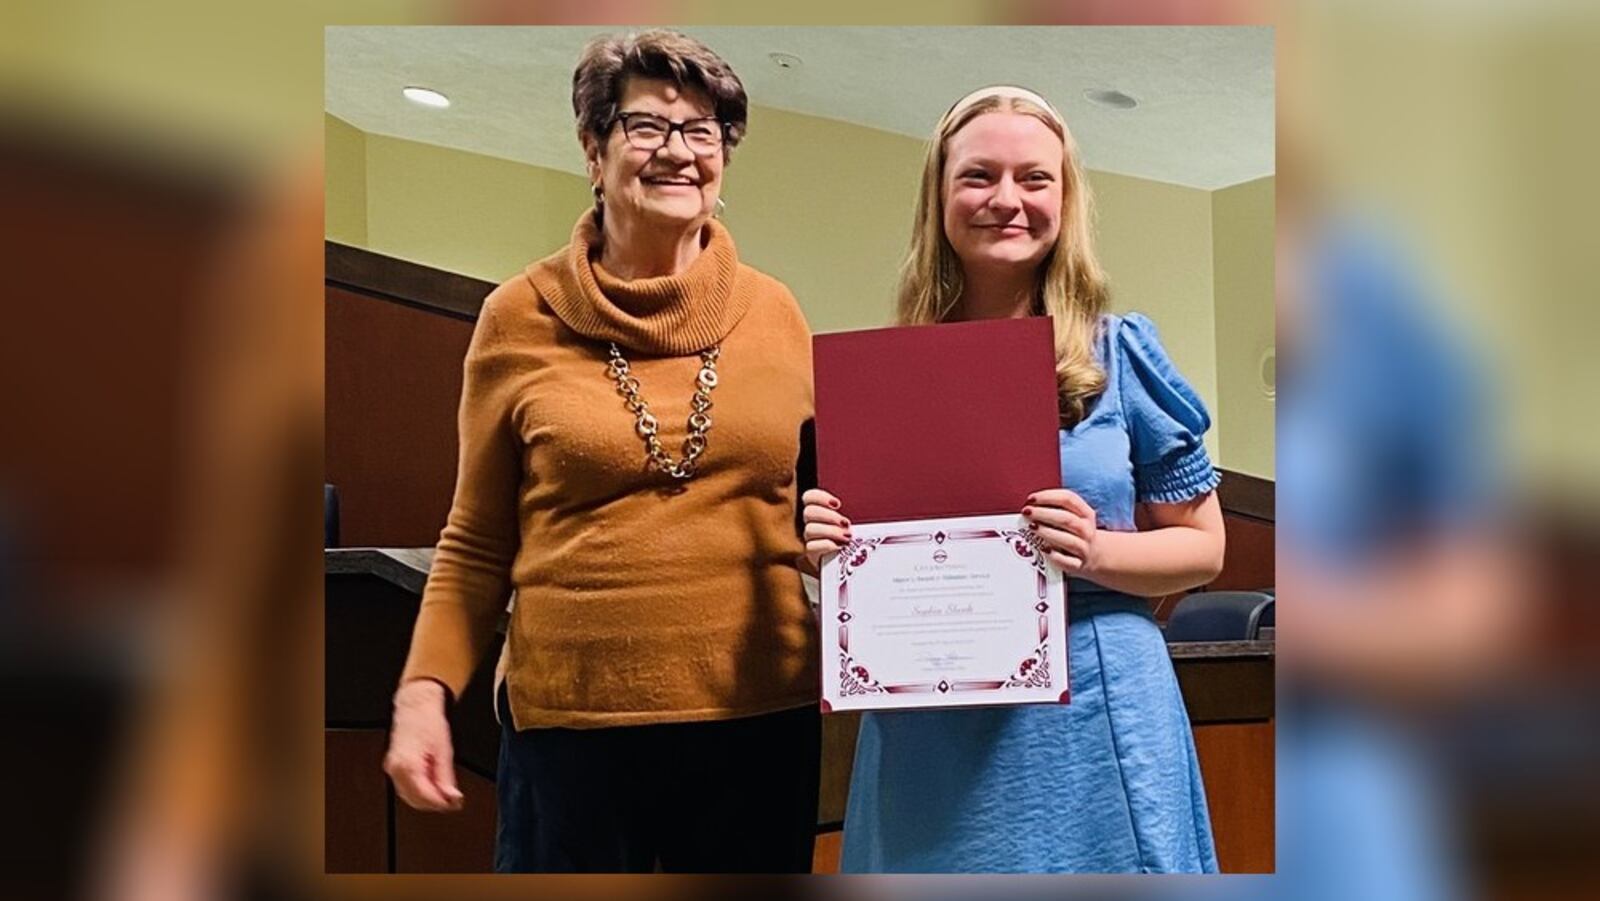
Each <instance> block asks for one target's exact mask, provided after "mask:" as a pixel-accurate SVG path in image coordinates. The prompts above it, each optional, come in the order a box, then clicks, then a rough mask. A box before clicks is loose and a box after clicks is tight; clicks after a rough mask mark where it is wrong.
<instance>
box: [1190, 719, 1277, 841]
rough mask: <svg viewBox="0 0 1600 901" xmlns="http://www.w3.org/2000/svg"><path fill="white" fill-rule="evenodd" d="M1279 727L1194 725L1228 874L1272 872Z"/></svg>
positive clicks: (1215, 830)
mask: <svg viewBox="0 0 1600 901" xmlns="http://www.w3.org/2000/svg"><path fill="white" fill-rule="evenodd" d="M1274 741H1275V735H1274V725H1273V723H1272V721H1271V720H1268V721H1266V722H1259V723H1210V724H1205V725H1197V726H1195V727H1194V744H1195V750H1196V752H1198V754H1199V755H1200V774H1201V778H1202V779H1204V780H1205V785H1206V804H1207V806H1208V807H1210V809H1211V825H1212V832H1213V833H1214V834H1215V836H1216V842H1217V861H1218V863H1219V865H1220V866H1221V868H1222V871H1223V872H1224V873H1271V872H1273V870H1274V866H1275V841H1276V837H1275V835H1274V832H1273V829H1274V824H1275V817H1276V812H1275V810H1274V809H1273V804H1274V798H1275V795H1276V785H1275V782H1274V779H1275V778H1276V774H1275V767H1274V754H1273V749H1274Z"/></svg>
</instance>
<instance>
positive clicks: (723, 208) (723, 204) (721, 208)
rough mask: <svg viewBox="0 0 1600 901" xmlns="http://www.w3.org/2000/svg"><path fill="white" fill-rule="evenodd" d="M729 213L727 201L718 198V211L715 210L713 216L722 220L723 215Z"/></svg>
mask: <svg viewBox="0 0 1600 901" xmlns="http://www.w3.org/2000/svg"><path fill="white" fill-rule="evenodd" d="M727 211H728V202H727V201H726V200H723V199H722V198H721V197H718V198H717V208H716V210H714V211H713V212H712V213H711V215H712V216H713V217H714V218H717V219H721V218H722V214H723V213H725V212H727Z"/></svg>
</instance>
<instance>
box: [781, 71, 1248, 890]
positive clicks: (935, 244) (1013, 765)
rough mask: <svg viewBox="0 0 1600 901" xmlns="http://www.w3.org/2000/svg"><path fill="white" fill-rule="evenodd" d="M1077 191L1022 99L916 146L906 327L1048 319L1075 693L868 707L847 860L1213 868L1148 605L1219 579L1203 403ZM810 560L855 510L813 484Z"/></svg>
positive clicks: (1031, 502) (1038, 110)
mask: <svg viewBox="0 0 1600 901" xmlns="http://www.w3.org/2000/svg"><path fill="white" fill-rule="evenodd" d="M1106 304H1107V292H1106V286H1105V280H1104V278H1103V276H1102V275H1101V271H1100V266H1099V264H1098V263H1097V262H1096V260H1095V255H1094V250H1093V242H1092V240H1091V236H1090V216H1089V188H1088V185H1087V184H1085V182H1084V179H1083V173H1082V171H1081V170H1080V168H1079V165H1078V161H1077V157H1076V152H1075V149H1074V146H1073V142H1072V138H1071V135H1070V134H1069V133H1068V131H1067V128H1066V124H1065V122H1064V121H1063V120H1062V118H1061V115H1060V114H1059V113H1057V112H1056V110H1055V108H1054V107H1052V106H1051V105H1050V104H1049V103H1048V102H1047V101H1045V100H1044V98H1042V97H1040V96H1038V95H1037V94H1035V93H1033V92H1031V91H1027V90H1024V89H1021V88H1014V87H993V88H985V89H982V90H979V91H975V92H973V93H972V94H970V95H968V96H967V97H965V98H962V99H961V100H960V101H959V102H957V103H956V104H955V106H954V107H952V108H951V109H950V111H949V112H948V113H946V114H945V116H944V118H943V119H942V120H941V121H940V123H939V128H938V132H937V134H936V135H935V136H934V140H933V142H932V144H931V146H930V149H929V152H928V157H927V163H926V165H925V167H924V172H923V180H922V196H921V199H920V201H919V203H918V207H917V215H916V222H915V225H914V231H913V237H912V245H911V253H910V258H909V260H908V262H907V264H906V268H905V272H904V277H903V279H902V283H901V290H900V301H899V319H900V321H901V322H902V323H908V324H915V323H931V322H946V321H954V320H970V319H986V318H1001V317H1018V316H1039V315H1048V316H1050V317H1051V318H1052V320H1053V325H1054V329H1055V339H1056V340H1055V344H1056V382H1057V390H1058V401H1059V407H1060V413H1061V432H1060V450H1061V482H1060V484H1059V485H1040V486H1039V490H1038V491H1037V492H1035V493H1034V494H1033V495H1032V496H1030V497H1029V498H1027V500H1026V505H1025V506H1023V507H1022V510H1021V512H1022V515H1023V516H1025V517H1026V518H1027V519H1028V520H1029V521H1030V522H1031V523H1032V524H1033V526H1034V528H1035V529H1036V530H1037V532H1038V535H1039V536H1040V538H1041V539H1043V542H1044V544H1045V545H1046V546H1047V547H1048V548H1049V557H1050V559H1051V561H1052V562H1053V563H1054V564H1055V565H1056V566H1057V567H1059V568H1060V569H1062V570H1063V571H1064V572H1065V573H1066V574H1067V575H1068V576H1069V577H1071V584H1070V588H1069V601H1068V604H1069V618H1070V624H1069V626H1068V631H1069V633H1070V634H1069V646H1070V649H1069V654H1070V657H1071V671H1072V703H1071V704H1070V705H1067V706H1062V707H1056V706H1031V707H1007V708H992V709H972V710H950V711H916V712H905V713H877V714H867V715H865V716H863V717H862V721H861V733H860V738H859V740H858V744H857V747H856V757H855V772H854V774H853V776H852V779H851V784H850V801H849V809H848V811H847V814H846V818H845V828H844V853H843V861H842V866H843V868H844V869H846V870H854V871H912V872H938V871H958V872H959V871H966V872H973V871H1080V872H1138V871H1144V872H1154V871H1164V872H1172V871H1182V872H1214V871H1215V870H1216V868H1217V858H1216V852H1215V850H1214V848H1213V844H1212V839H1211V827H1210V821H1209V817H1208V815H1207V811H1206V802H1205V792H1204V789H1203V788H1202V786H1201V782H1200V769H1199V766H1198V764H1197V759H1196V757H1195V752H1194V741H1193V737H1192V736H1191V734H1190V732H1189V721H1188V717H1187V716H1186V714H1185V711H1184V705H1183V697H1182V695H1180V694H1179V691H1178V683H1177V679H1176V677H1175V676H1174V674H1173V670H1172V663H1171V661H1170V660H1169V658H1168V656H1167V649H1166V644H1165V643H1164V642H1163V640H1162V637H1161V629H1160V628H1159V627H1158V626H1157V625H1156V622H1155V619H1154V618H1153V617H1152V615H1151V612H1150V607H1149V603H1148V601H1147V600H1146V598H1148V597H1153V596H1160V595H1166V594H1170V593H1173V592H1177V591H1182V590H1183V589H1186V588H1191V587H1194V586H1197V585H1201V584H1204V583H1205V582H1208V581H1210V580H1211V579H1212V578H1213V577H1215V575H1216V574H1217V571H1218V570H1219V569H1220V567H1221V565H1222V549H1223V534H1222V516H1221V512H1220V510H1219V507H1218V504H1217V500H1216V498H1215V496H1214V494H1213V489H1214V488H1216V486H1217V474H1216V472H1215V471H1214V470H1213V469H1212V466H1211V461H1210V460H1209V459H1208V458H1207V456H1206V450H1205V446H1204V445H1203V444H1201V435H1202V434H1203V433H1204V432H1205V430H1206V428H1207V427H1208V426H1209V425H1210V419H1209V417H1208V416H1207V414H1206V411H1205V407H1204V406H1203V405H1202V404H1201V402H1200V398H1199V397H1198V396H1196V394H1195V392H1194V391H1193V390H1192V389H1191V388H1190V387H1189V384H1188V383H1187V382H1186V381H1185V380H1184V378H1183V376H1182V375H1181V374H1179V372H1178V370H1177V367H1176V366H1174V365H1173V363H1172V360H1171V359H1170V358H1169V357H1168V356H1167V354H1166V351H1164V350H1163V349H1162V347H1161V342H1160V341H1159V340H1158V338H1157V336H1156V330H1155V326H1153V325H1152V324H1151V323H1150V320H1148V319H1146V318H1144V317H1143V316H1139V315H1137V314H1129V315H1127V316H1114V315H1110V314H1108V313H1107V312H1106ZM806 501H807V504H806V508H805V519H806V523H807V524H806V538H807V539H808V544H807V547H808V553H809V554H810V555H811V558H812V562H813V564H815V563H816V562H817V561H819V560H820V559H821V557H822V556H824V555H825V554H827V553H832V552H835V551H836V550H837V549H838V547H839V546H840V544H841V542H843V541H844V540H846V539H847V538H848V535H849V520H848V519H846V518H845V516H846V514H848V512H849V498H843V499H842V502H841V499H839V498H835V497H833V496H832V495H831V494H829V493H827V492H826V491H823V490H820V489H813V490H812V491H809V492H807V493H806Z"/></svg>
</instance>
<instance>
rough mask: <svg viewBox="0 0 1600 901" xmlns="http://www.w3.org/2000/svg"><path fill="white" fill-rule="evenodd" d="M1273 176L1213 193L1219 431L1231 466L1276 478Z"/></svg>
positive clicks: (1212, 223) (1212, 237)
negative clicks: (1270, 360) (1268, 361)
mask: <svg viewBox="0 0 1600 901" xmlns="http://www.w3.org/2000/svg"><path fill="white" fill-rule="evenodd" d="M1273 188H1274V179H1273V178H1272V177H1270V176H1269V177H1267V178H1259V179H1256V180H1255V181H1250V182H1245V183H1244V184H1241V185H1234V186H1233V187H1230V188H1224V189H1222V190H1220V191H1216V192H1214V193H1212V195H1211V243H1212V248H1213V256H1214V259H1215V270H1214V271H1215V278H1214V280H1213V284H1214V285H1215V294H1216V304H1215V306H1216V327H1217V410H1216V420H1217V429H1216V431H1217V433H1218V436H1219V440H1220V441H1221V443H1222V447H1223V452H1224V454H1225V459H1226V461H1227V466H1228V468H1230V469H1237V470H1239V471H1241V472H1247V473H1249V474H1251V475H1255V476H1261V477H1262V478H1268V479H1270V478H1273V477H1274V473H1275V472H1276V468H1275V466H1274V463H1273V431H1274V428H1273V427H1274V424H1275V421H1276V420H1275V417H1276V415H1277V405H1276V401H1275V400H1274V399H1273V397H1271V396H1269V395H1268V393H1267V390H1266V382H1265V381H1264V380H1263V377H1262V356H1263V355H1264V354H1266V353H1267V352H1268V351H1270V350H1272V349H1273V347H1274V345H1275V343H1276V340H1277V339H1276V332H1275V329H1274V317H1273V291H1274V288H1273V284H1274V277H1273V271H1274V270H1273V225H1274V205H1273V202H1274V191H1273Z"/></svg>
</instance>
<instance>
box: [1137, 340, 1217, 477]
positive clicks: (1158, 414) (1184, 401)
mask: <svg viewBox="0 0 1600 901" xmlns="http://www.w3.org/2000/svg"><path fill="white" fill-rule="evenodd" d="M1116 350H1117V365H1118V367H1119V372H1118V373H1117V381H1118V383H1119V387H1120V392H1121V395H1122V397H1121V399H1122V411H1123V416H1124V418H1125V419H1126V420H1127V423H1128V439H1129V443H1130V445H1131V450H1132V457H1133V480H1134V493H1135V497H1136V499H1137V500H1138V501H1139V502H1140V503H1157V504H1178V503H1184V502H1186V501H1190V500H1193V499H1194V498H1196V497H1199V496H1200V495H1202V494H1205V493H1207V492H1209V491H1212V490H1214V489H1215V488H1216V487H1217V484H1218V482H1220V481H1221V476H1220V475H1219V474H1218V473H1217V471H1216V469H1215V468H1213V467H1212V465H1211V457H1210V455H1209V454H1207V453H1206V448H1205V445H1204V444H1203V443H1202V442H1201V437H1202V436H1203V435H1205V433H1206V430H1207V429H1209V428H1210V427H1211V415H1210V414H1209V413H1208V412H1207V411H1206V406H1205V403H1204V402H1203V401H1202V400H1200V395H1198V394H1196V393H1195V390H1194V388H1193V387H1191V386H1190V384H1189V382H1188V381H1187V380H1186V379H1184V377H1183V375H1182V374H1181V373H1179V372H1178V369H1177V367H1176V366H1174V365H1173V363H1172V358H1171V357H1169V356H1167V352H1166V349H1165V348H1163V347H1162V346H1161V338H1160V336H1159V335H1158V334H1157V333H1156V327H1155V324H1154V323H1152V322H1151V321H1150V320H1149V319H1148V318H1147V317H1145V316H1143V315H1140V314H1138V313H1132V314H1129V315H1128V316H1126V317H1124V318H1123V320H1122V321H1121V322H1120V323H1118V325H1117V334H1116Z"/></svg>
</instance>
